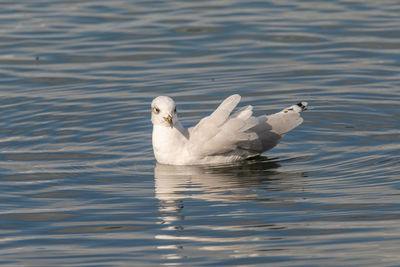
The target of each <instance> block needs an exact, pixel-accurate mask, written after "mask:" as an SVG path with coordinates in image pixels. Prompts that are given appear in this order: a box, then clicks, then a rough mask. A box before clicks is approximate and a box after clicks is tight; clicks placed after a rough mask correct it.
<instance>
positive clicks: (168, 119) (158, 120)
mask: <svg viewBox="0 0 400 267" xmlns="http://www.w3.org/2000/svg"><path fill="white" fill-rule="evenodd" d="M151 121H152V122H153V125H164V126H166V127H171V128H173V127H174V124H175V123H176V122H177V121H178V115H177V113H176V104H175V101H174V100H173V99H172V98H170V97H168V96H158V97H156V98H154V100H153V102H151Z"/></svg>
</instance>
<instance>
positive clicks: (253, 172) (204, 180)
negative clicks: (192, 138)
mask: <svg viewBox="0 0 400 267" xmlns="http://www.w3.org/2000/svg"><path fill="white" fill-rule="evenodd" d="M279 167H280V164H279V163H278V162H275V161H270V160H268V159H266V158H264V157H260V158H259V159H257V160H249V161H246V163H245V164H228V165H218V166H205V165H197V166H172V165H164V164H158V163H157V164H156V166H155V168H154V178H155V193H156V197H157V198H158V199H159V200H160V201H163V205H162V207H163V210H164V211H165V210H169V211H171V210H180V209H181V207H182V205H183V204H182V203H179V204H177V203H175V202H174V201H179V200H181V199H185V198H191V197H193V198H199V199H205V200H207V201H229V202H231V201H241V200H243V198H248V197H253V198H257V196H256V195H253V193H250V192H249V191H246V189H250V188H256V187H258V186H259V185H260V184H264V185H265V184H268V183H270V182H271V181H272V182H273V183H274V184H275V186H274V188H275V189H276V184H279V181H280V179H284V180H287V181H289V180H291V178H293V177H292V176H291V175H293V174H290V175H288V174H285V173H281V172H277V171H276V169H277V168H279ZM297 175H298V174H296V175H295V176H297ZM287 181H286V182H287ZM227 191H230V192H233V191H235V192H237V193H235V194H226V192H227ZM243 191H246V193H244V194H243V195H242V193H243ZM240 192H241V193H240Z"/></svg>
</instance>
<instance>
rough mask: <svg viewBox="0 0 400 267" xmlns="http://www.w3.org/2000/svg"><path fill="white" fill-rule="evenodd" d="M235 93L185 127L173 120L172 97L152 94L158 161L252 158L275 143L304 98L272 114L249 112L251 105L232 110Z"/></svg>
mask: <svg viewBox="0 0 400 267" xmlns="http://www.w3.org/2000/svg"><path fill="white" fill-rule="evenodd" d="M240 99H241V97H240V95H238V94H235V95H231V96H229V97H228V98H226V99H225V100H224V101H223V102H222V103H221V104H220V105H219V106H218V107H217V109H216V110H215V111H214V112H212V113H211V115H209V116H207V117H205V118H203V119H201V120H200V122H199V123H198V124H197V125H195V126H194V127H191V128H189V129H186V128H184V127H183V126H182V124H181V123H180V122H179V120H178V114H177V109H176V104H175V101H174V100H173V99H172V98H170V97H168V96H158V97H156V98H155V99H154V100H153V101H152V103H151V121H152V123H153V134H152V143H153V151H154V156H155V158H156V160H157V162H158V163H161V164H167V165H203V164H225V163H231V162H236V161H241V160H245V159H249V158H254V157H256V156H258V155H260V154H261V153H263V152H264V151H266V150H269V149H271V148H273V147H274V146H276V145H277V144H278V143H279V141H280V139H281V138H282V137H283V136H284V135H285V134H287V133H288V132H290V131H291V130H293V129H294V128H296V127H297V126H299V125H300V124H301V123H302V122H303V118H301V116H300V112H301V111H303V110H306V109H307V102H300V103H298V104H296V105H293V106H290V107H288V108H285V109H283V110H282V111H280V112H278V113H275V114H272V115H268V116H267V115H262V116H258V117H254V116H253V111H252V110H253V107H252V106H250V105H249V106H245V107H243V108H241V109H239V110H237V111H235V112H232V111H233V110H234V109H235V107H236V106H237V105H238V103H239V102H240Z"/></svg>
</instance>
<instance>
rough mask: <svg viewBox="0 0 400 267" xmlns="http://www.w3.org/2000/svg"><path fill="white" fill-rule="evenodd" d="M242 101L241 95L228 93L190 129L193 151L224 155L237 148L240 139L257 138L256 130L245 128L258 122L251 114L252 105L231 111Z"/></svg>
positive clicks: (190, 141)
mask: <svg viewBox="0 0 400 267" xmlns="http://www.w3.org/2000/svg"><path fill="white" fill-rule="evenodd" d="M239 101H240V96H239V95H232V96H230V97H228V98H227V99H225V100H224V101H223V102H222V103H221V104H220V105H219V106H218V108H217V109H216V110H215V111H214V112H213V113H212V114H211V115H210V116H208V117H205V118H203V119H202V120H201V121H200V122H199V123H198V124H197V125H196V126H194V127H193V128H190V129H189V133H190V138H189V142H188V146H189V150H190V151H191V152H192V153H195V154H196V155H199V156H211V155H223V154H226V153H230V152H232V151H235V150H237V148H238V147H239V146H240V143H246V142H249V141H250V140H256V139H257V137H256V136H255V134H254V133H247V132H246V130H248V129H250V128H252V127H254V126H255V125H256V124H257V123H258V120H257V119H256V118H254V117H252V114H253V112H252V106H247V107H244V108H242V109H240V110H239V111H237V112H235V113H234V114H232V115H231V113H232V111H233V109H234V108H235V107H236V106H237V104H238V103H239Z"/></svg>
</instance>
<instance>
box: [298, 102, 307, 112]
mask: <svg viewBox="0 0 400 267" xmlns="http://www.w3.org/2000/svg"><path fill="white" fill-rule="evenodd" d="M296 105H297V106H299V107H300V108H301V109H302V110H307V102H299V103H297V104H296Z"/></svg>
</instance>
